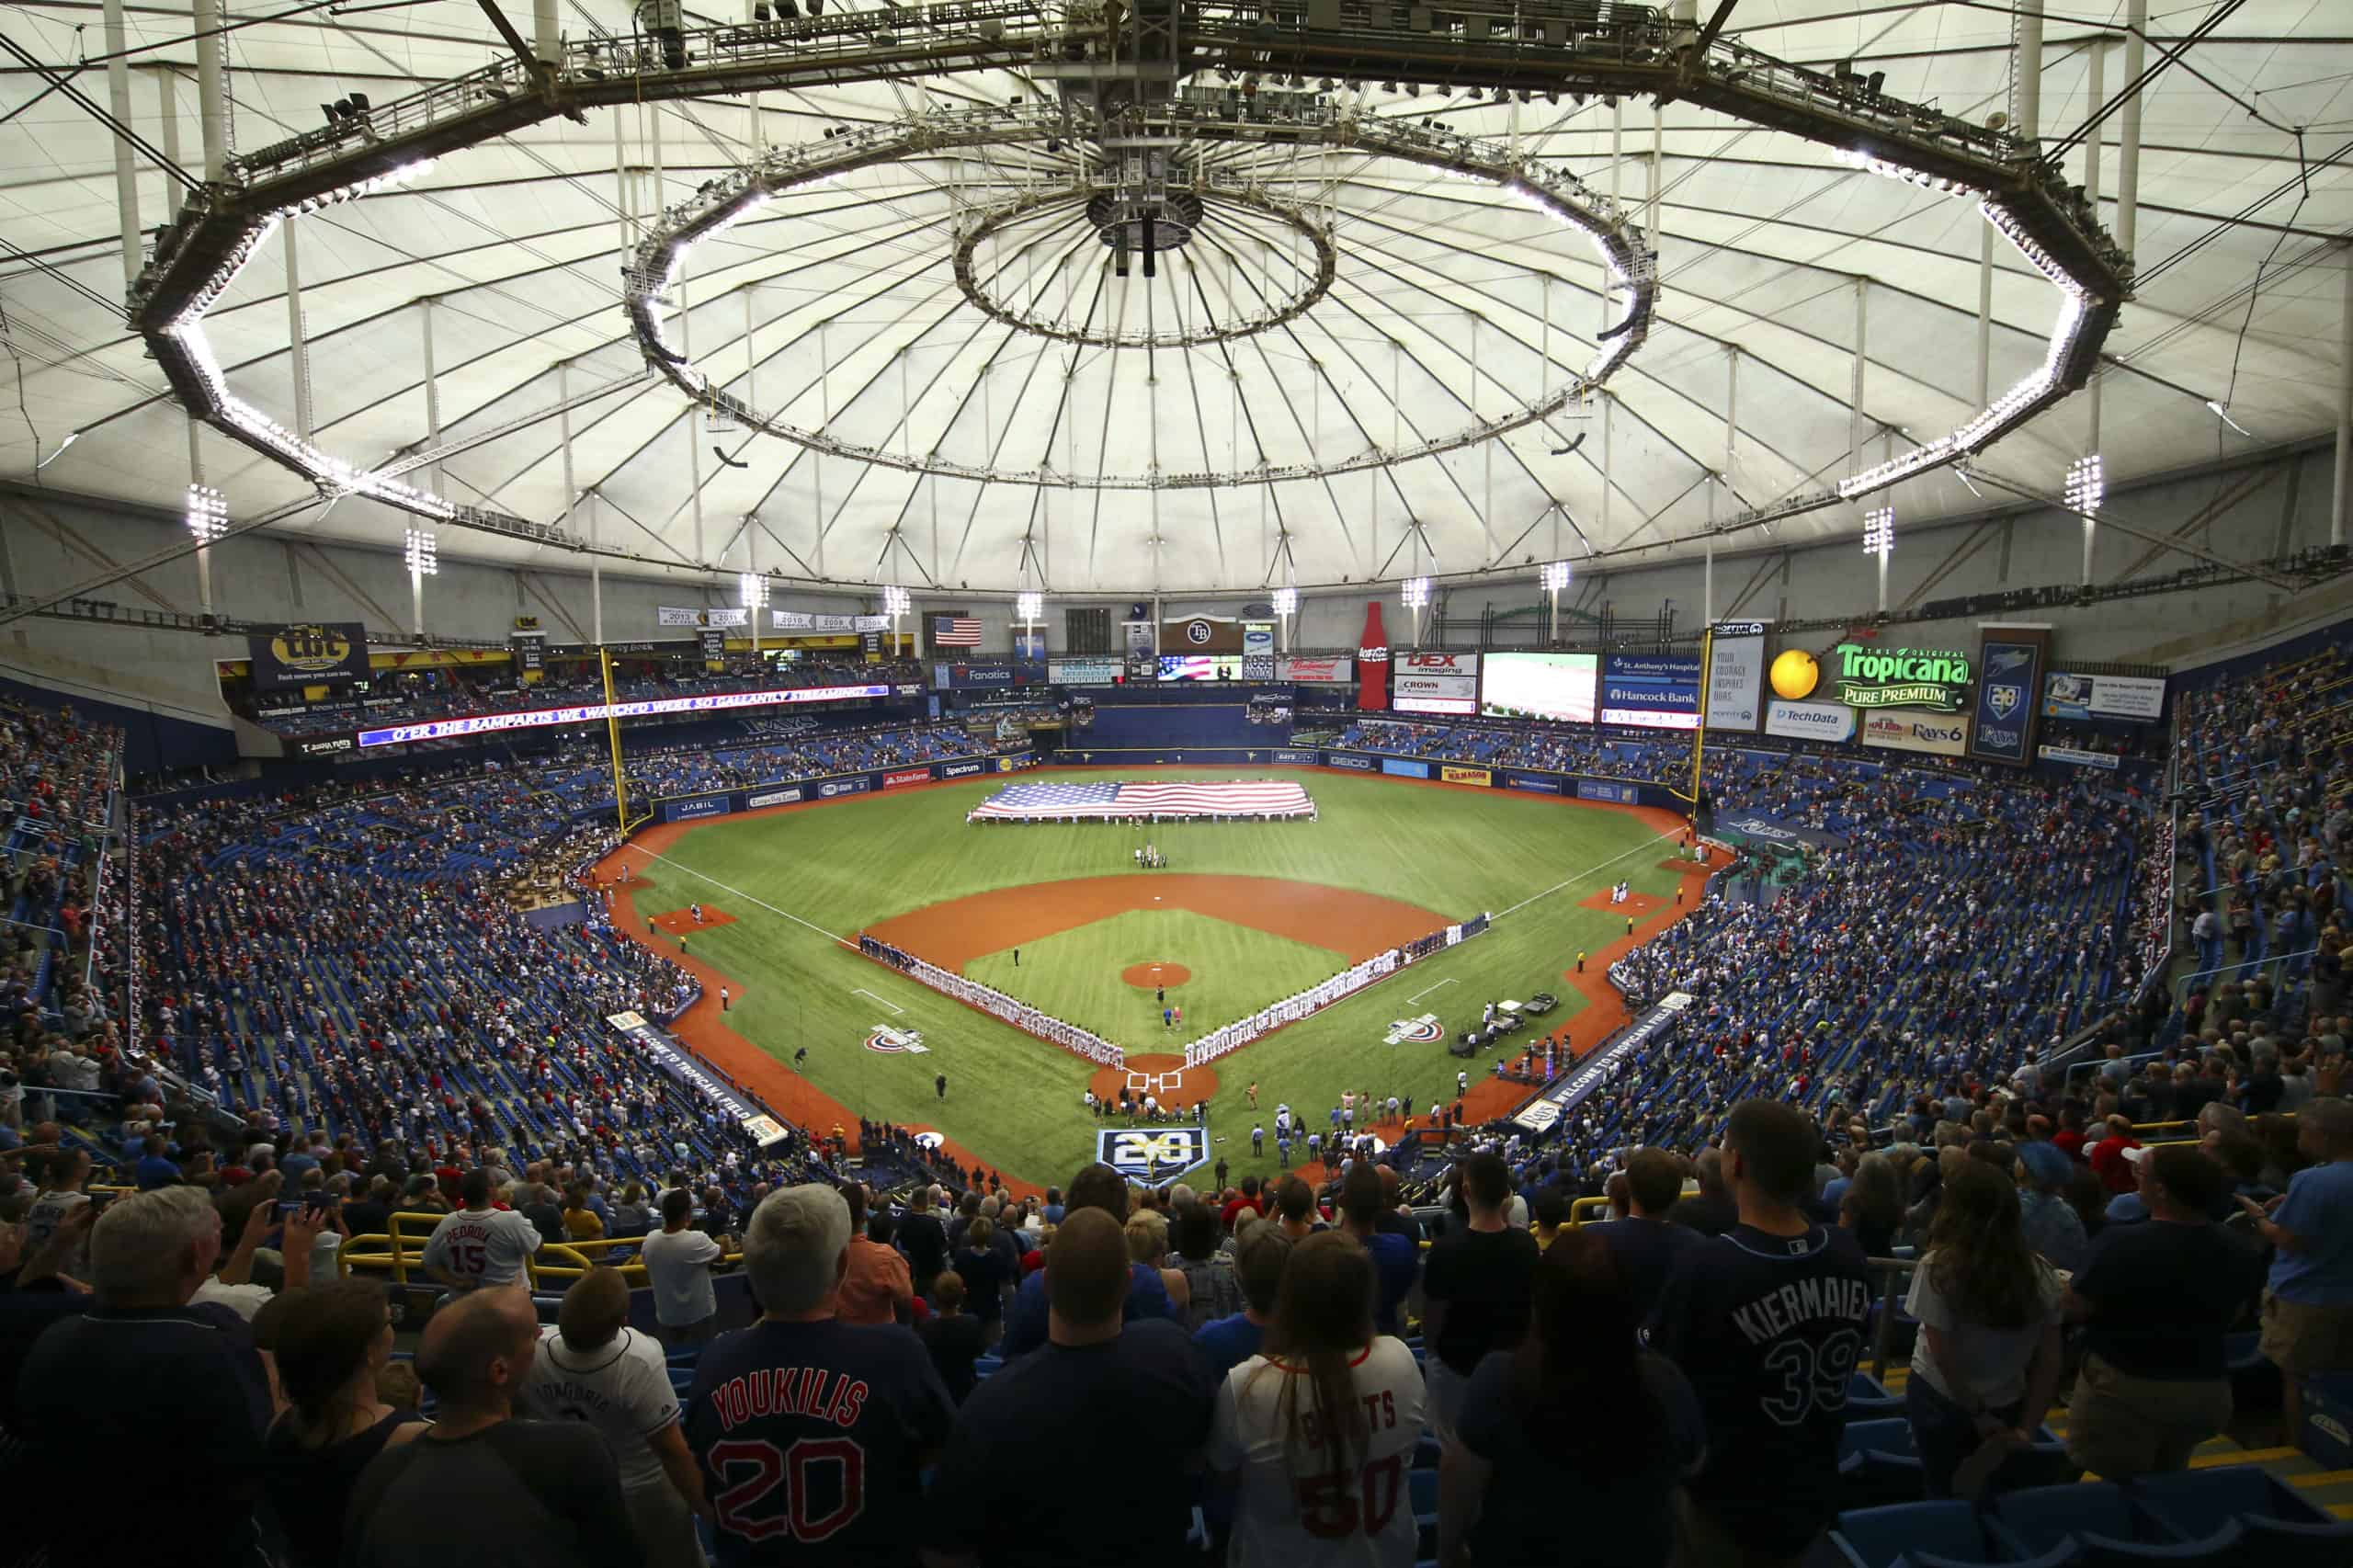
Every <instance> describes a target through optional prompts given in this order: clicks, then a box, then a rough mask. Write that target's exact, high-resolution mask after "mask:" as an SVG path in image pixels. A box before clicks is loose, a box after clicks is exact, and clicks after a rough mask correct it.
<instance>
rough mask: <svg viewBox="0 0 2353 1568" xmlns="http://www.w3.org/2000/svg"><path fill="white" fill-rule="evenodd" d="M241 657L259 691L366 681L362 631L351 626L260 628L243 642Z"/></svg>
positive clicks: (348, 622) (337, 623) (327, 623)
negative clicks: (247, 660) (246, 660)
mask: <svg viewBox="0 0 2353 1568" xmlns="http://www.w3.org/2000/svg"><path fill="white" fill-rule="evenodd" d="M245 652H246V656H247V657H248V658H250V659H251V660H252V661H253V682H254V686H255V687H256V689H258V690H262V691H283V690H285V689H286V688H287V687H297V686H334V685H337V684H339V683H341V682H344V681H349V680H366V679H367V678H368V628H367V627H366V626H365V625H363V624H362V623H361V622H359V621H357V620H322V621H311V622H308V623H307V624H304V625H300V626H265V627H261V628H259V629H258V630H256V631H254V632H253V633H252V634H251V635H249V636H248V637H247V638H246V639H245Z"/></svg>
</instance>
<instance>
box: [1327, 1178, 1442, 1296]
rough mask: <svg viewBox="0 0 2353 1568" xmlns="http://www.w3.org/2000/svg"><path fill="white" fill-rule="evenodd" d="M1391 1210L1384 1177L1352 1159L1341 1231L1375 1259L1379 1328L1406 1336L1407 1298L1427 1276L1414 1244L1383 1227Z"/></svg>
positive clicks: (1344, 1184) (1344, 1192) (1343, 1181)
mask: <svg viewBox="0 0 2353 1568" xmlns="http://www.w3.org/2000/svg"><path fill="white" fill-rule="evenodd" d="M1387 1209H1388V1204H1387V1202H1386V1201H1385V1200H1384V1199H1383V1198H1382V1196H1381V1176H1380V1174H1379V1173H1378V1172H1376V1171H1375V1170H1374V1169H1373V1167H1372V1165H1371V1163H1370V1162H1369V1161H1365V1160H1352V1161H1350V1162H1349V1164H1348V1169H1347V1175H1346V1176H1343V1177H1342V1178H1341V1181H1340V1229H1341V1231H1342V1232H1343V1233H1346V1234H1347V1236H1348V1238H1349V1239H1350V1240H1352V1241H1354V1242H1355V1243H1356V1244H1358V1246H1360V1247H1362V1248H1364V1251H1365V1256H1367V1257H1369V1258H1370V1259H1371V1260H1372V1276H1373V1281H1374V1284H1375V1287H1376V1289H1377V1291H1378V1294H1377V1297H1376V1300H1375V1304H1374V1307H1373V1313H1372V1322H1373V1326H1374V1327H1375V1328H1376V1329H1378V1330H1379V1331H1380V1332H1381V1333H1382V1334H1388V1335H1395V1334H1402V1333H1404V1319H1403V1312H1404V1305H1405V1298H1406V1297H1407V1296H1409V1295H1411V1294H1412V1293H1413V1290H1414V1283H1415V1279H1416V1278H1419V1276H1420V1274H1421V1268H1422V1256H1421V1249H1420V1248H1419V1247H1417V1246H1415V1244H1414V1243H1413V1242H1411V1241H1410V1240H1408V1239H1407V1238H1405V1237H1404V1236H1401V1235H1396V1234H1394V1233H1391V1232H1388V1231H1384V1230H1382V1229H1381V1215H1382V1214H1383V1213H1384V1212H1386V1211H1387Z"/></svg>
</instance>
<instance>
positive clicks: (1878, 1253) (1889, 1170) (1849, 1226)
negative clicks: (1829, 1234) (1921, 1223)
mask: <svg viewBox="0 0 2353 1568" xmlns="http://www.w3.org/2000/svg"><path fill="white" fill-rule="evenodd" d="M1838 1225H1839V1228H1840V1229H1841V1230H1845V1231H1850V1232H1852V1233H1854V1237H1855V1244H1856V1245H1857V1246H1859V1247H1860V1248H1861V1249H1862V1251H1863V1256H1866V1257H1886V1256H1889V1255H1891V1254H1892V1253H1893V1252H1894V1250H1895V1237H1896V1233H1897V1232H1899V1231H1901V1230H1902V1229H1903V1228H1904V1178H1903V1177H1902V1176H1898V1175H1896V1172H1895V1162H1894V1161H1893V1160H1891V1159H1890V1158H1888V1157H1887V1155H1885V1154H1883V1153H1880V1151H1878V1150H1877V1149H1873V1150H1871V1151H1870V1153H1866V1154H1863V1155H1862V1156H1860V1157H1859V1158H1858V1159H1857V1160H1856V1161H1855V1175H1854V1178H1853V1179H1852V1180H1851V1181H1849V1182H1848V1183H1847V1190H1846V1192H1845V1193H1843V1194H1841V1195H1840V1197H1839V1199H1838Z"/></svg>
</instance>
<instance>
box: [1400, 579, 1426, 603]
mask: <svg viewBox="0 0 2353 1568" xmlns="http://www.w3.org/2000/svg"><path fill="white" fill-rule="evenodd" d="M1400 592H1401V593H1402V595H1403V597H1404V600H1405V608H1407V609H1419V608H1422V607H1423V606H1424V605H1426V604H1427V603H1429V602H1430V580H1429V579H1428V578H1427V577H1408V578H1406V579H1405V581H1404V583H1403V584H1402V585H1400Z"/></svg>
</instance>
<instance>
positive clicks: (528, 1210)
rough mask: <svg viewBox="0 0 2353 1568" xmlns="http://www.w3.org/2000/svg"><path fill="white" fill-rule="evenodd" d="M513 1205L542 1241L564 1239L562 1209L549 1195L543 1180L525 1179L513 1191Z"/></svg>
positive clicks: (559, 1240)
mask: <svg viewBox="0 0 2353 1568" xmlns="http://www.w3.org/2000/svg"><path fill="white" fill-rule="evenodd" d="M515 1207H516V1209H517V1211H518V1212H520V1213H521V1214H522V1216H523V1218H524V1219H526V1220H529V1221H530V1222H531V1228H532V1229H534V1230H536V1231H538V1232H539V1233H540V1240H541V1241H543V1242H561V1241H563V1239H564V1228H563V1209H562V1208H561V1207H559V1206H558V1205H557V1204H556V1202H555V1201H554V1199H552V1198H551V1196H550V1194H549V1192H548V1188H547V1185H546V1184H545V1183H544V1182H536V1181H527V1182H525V1183H524V1184H523V1185H522V1186H521V1187H517V1189H516V1191H515Z"/></svg>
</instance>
